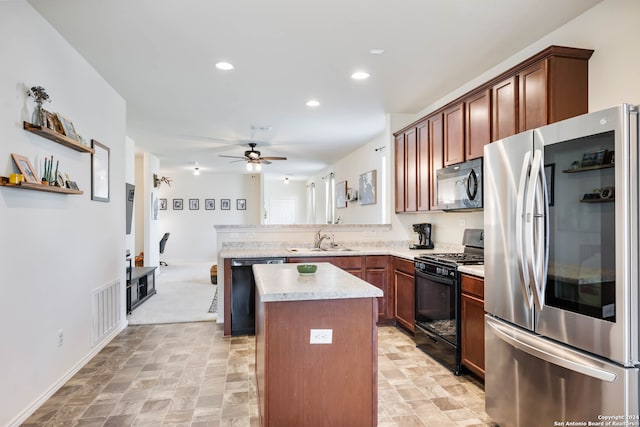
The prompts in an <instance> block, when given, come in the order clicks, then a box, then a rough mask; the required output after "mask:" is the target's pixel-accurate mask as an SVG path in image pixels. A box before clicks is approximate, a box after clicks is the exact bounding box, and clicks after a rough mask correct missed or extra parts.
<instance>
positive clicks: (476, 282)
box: [460, 274, 484, 378]
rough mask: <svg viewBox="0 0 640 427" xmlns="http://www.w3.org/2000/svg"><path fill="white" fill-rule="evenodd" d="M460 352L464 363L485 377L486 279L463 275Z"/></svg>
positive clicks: (461, 283)
mask: <svg viewBox="0 0 640 427" xmlns="http://www.w3.org/2000/svg"><path fill="white" fill-rule="evenodd" d="M460 287H461V290H462V295H461V298H460V329H461V330H460V334H461V335H460V338H461V345H460V347H461V348H460V353H461V355H462V364H463V365H464V366H465V367H466V368H467V369H469V370H470V371H471V372H473V373H474V374H476V375H478V376H479V377H480V378H484V281H483V280H482V279H480V278H477V277H472V276H467V275H466V274H463V275H461V280H460Z"/></svg>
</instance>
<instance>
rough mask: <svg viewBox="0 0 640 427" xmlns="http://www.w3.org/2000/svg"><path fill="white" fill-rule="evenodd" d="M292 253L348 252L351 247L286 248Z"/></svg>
mask: <svg viewBox="0 0 640 427" xmlns="http://www.w3.org/2000/svg"><path fill="white" fill-rule="evenodd" d="M287 250H288V251H289V252H292V253H309V252H350V251H353V249H351V248H340V247H339V248H287Z"/></svg>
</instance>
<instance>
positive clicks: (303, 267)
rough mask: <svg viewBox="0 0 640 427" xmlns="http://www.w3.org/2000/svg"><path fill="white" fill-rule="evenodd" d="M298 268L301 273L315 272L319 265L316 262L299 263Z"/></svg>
mask: <svg viewBox="0 0 640 427" xmlns="http://www.w3.org/2000/svg"><path fill="white" fill-rule="evenodd" d="M296 268H297V269H298V273H300V274H314V273H315V272H316V270H317V269H318V266H317V265H315V264H298V265H297V266H296Z"/></svg>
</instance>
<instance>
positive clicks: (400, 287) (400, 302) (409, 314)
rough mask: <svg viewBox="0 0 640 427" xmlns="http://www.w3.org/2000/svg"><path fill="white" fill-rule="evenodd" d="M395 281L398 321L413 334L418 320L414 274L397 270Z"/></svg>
mask: <svg viewBox="0 0 640 427" xmlns="http://www.w3.org/2000/svg"><path fill="white" fill-rule="evenodd" d="M393 281H394V288H395V294H396V304H395V312H396V320H397V321H398V323H399V324H400V325H402V326H404V327H405V328H406V329H408V330H409V331H411V332H413V329H414V323H415V320H416V315H415V313H416V308H415V285H414V282H413V274H408V273H405V272H404V271H401V270H398V269H395V270H394V272H393Z"/></svg>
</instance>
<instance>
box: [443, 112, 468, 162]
mask: <svg viewBox="0 0 640 427" xmlns="http://www.w3.org/2000/svg"><path fill="white" fill-rule="evenodd" d="M443 115H444V165H445V166H449V165H453V164H456V163H460V162H464V102H460V103H458V104H455V105H452V106H451V107H449V108H447V109H446V110H444V112H443Z"/></svg>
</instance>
